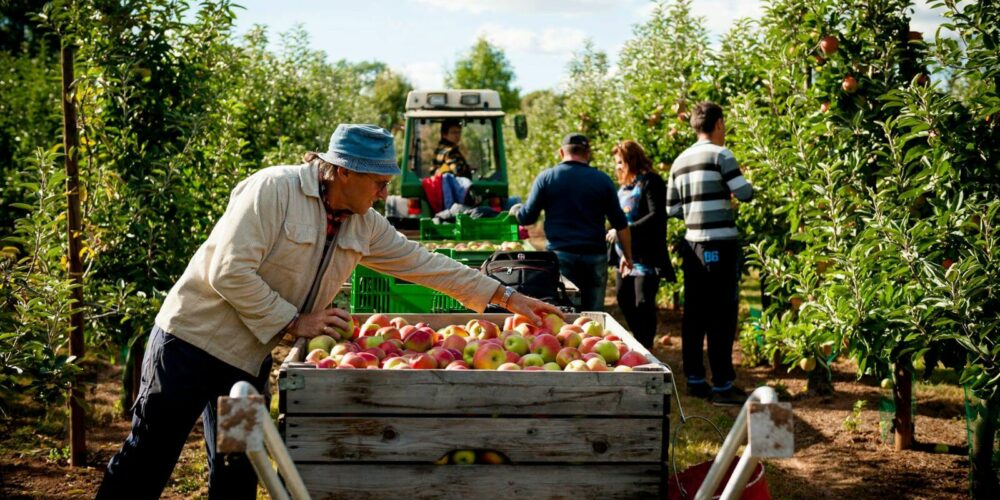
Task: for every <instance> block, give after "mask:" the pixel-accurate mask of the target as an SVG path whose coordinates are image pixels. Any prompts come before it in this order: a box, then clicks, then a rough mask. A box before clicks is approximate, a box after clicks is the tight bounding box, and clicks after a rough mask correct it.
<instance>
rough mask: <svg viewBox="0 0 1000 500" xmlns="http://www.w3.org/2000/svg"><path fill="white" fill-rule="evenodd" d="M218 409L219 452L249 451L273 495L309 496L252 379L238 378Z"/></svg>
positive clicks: (306, 499)
mask: <svg viewBox="0 0 1000 500" xmlns="http://www.w3.org/2000/svg"><path fill="white" fill-rule="evenodd" d="M218 409H219V417H218V420H219V424H218V425H219V429H218V440H217V441H218V442H217V446H218V449H219V453H246V454H247V457H248V458H249V459H250V462H251V463H252V464H253V468H254V470H255V471H256V472H257V477H258V478H259V479H260V482H261V484H262V485H263V486H264V488H265V489H266V490H267V492H268V494H269V495H270V496H271V498H276V499H278V500H286V499H289V498H292V499H295V500H309V498H310V496H309V492H308V491H307V490H306V485H305V483H304V482H303V481H302V476H300V475H299V471H298V469H296V468H295V464H294V463H293V462H292V458H291V456H289V454H288V449H287V448H285V443H284V442H283V441H282V440H281V435H280V434H278V428H277V427H276V426H275V425H274V422H272V421H271V415H270V414H268V412H267V406H265V404H264V396H261V395H260V394H259V393H258V392H257V390H256V389H254V387H253V386H252V385H250V383H248V382H243V381H241V382H237V383H236V384H234V385H233V388H232V389H231V390H230V391H229V397H226V396H220V397H219V406H218ZM269 452H270V456H269V455H268V453H269ZM271 458H274V462H275V464H276V465H277V466H278V470H277V471H275V470H274V469H273V468H272V467H271ZM278 473H280V474H281V478H280V479H279V477H278ZM282 479H284V483H282ZM286 487H287V490H286V489H285V488H286ZM289 494H290V495H291V496H289Z"/></svg>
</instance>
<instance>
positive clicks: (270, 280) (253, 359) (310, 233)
mask: <svg viewBox="0 0 1000 500" xmlns="http://www.w3.org/2000/svg"><path fill="white" fill-rule="evenodd" d="M325 238H326V213H325V211H324V208H323V203H322V202H321V201H320V198H319V180H318V174H317V171H316V167H314V166H312V165H309V164H303V165H298V166H279V167H271V168H266V169H263V170H261V171H259V172H257V173H255V174H254V175H252V176H250V177H249V178H247V179H246V180H244V181H243V182H240V183H239V184H238V185H237V186H236V188H235V189H234V190H233V192H232V196H231V198H230V200H229V206H228V207H227V208H226V212H225V213H224V214H223V215H222V217H221V218H220V219H219V221H218V223H217V224H216V225H215V228H214V229H212V233H211V234H210V235H209V237H208V240H206V241H205V243H204V244H202V245H201V247H200V248H198V251H197V252H195V254H194V257H193V258H192V259H191V262H189V263H188V266H187V269H186V270H185V271H184V274H183V275H181V277H180V279H179V280H178V281H177V283H176V284H174V287H173V288H171V289H170V293H169V294H167V297H166V299H165V300H164V302H163V307H162V308H161V309H160V312H159V314H157V316H156V324H157V325H159V327H160V328H162V329H163V330H165V331H167V332H169V333H171V334H173V335H174V336H176V337H178V338H180V339H183V340H184V341H186V342H188V343H190V344H192V345H194V346H196V347H198V348H200V349H202V350H204V351H206V352H208V353H209V354H211V355H213V356H215V357H217V358H219V359H220V360H222V361H224V362H226V363H228V364H230V365H232V366H235V367H237V368H239V369H241V370H243V371H245V372H247V373H250V374H257V373H258V372H259V371H260V367H261V364H262V363H263V361H264V359H265V358H266V357H267V355H268V354H269V353H270V352H271V349H273V348H274V347H275V346H276V345H277V344H278V342H279V341H280V340H281V339H280V337H279V336H278V335H277V333H278V332H279V331H280V330H281V329H282V328H283V327H284V326H285V325H287V324H288V322H290V321H291V320H292V318H293V317H294V316H295V313H296V312H299V311H300V310H301V309H302V308H303V307H305V301H306V296H307V295H308V293H309V288H310V287H311V286H312V283H313V280H314V278H315V277H316V275H317V272H319V271H320V270H319V267H320V265H321V264H322V262H323V260H324V259H323V257H324V255H323V246H324V245H323V244H324V242H325ZM330 252H332V255H331V256H330V259H329V264H328V265H327V267H326V269H325V270H322V278H321V280H322V281H321V282H320V284H319V288H318V290H317V293H316V300H315V301H314V303H313V304H312V307H310V308H309V310H308V311H301V312H314V311H319V310H322V309H324V308H326V307H329V305H330V303H331V302H332V301H333V298H334V296H335V295H337V292H338V291H339V290H340V288H341V285H342V284H343V283H344V282H345V281H346V280H347V279H348V277H349V276H350V275H351V272H352V271H353V270H354V267H355V266H356V265H357V264H364V265H365V266H368V267H370V268H372V269H374V270H376V271H381V272H384V273H386V274H391V275H395V276H398V277H400V278H404V279H406V280H407V281H412V282H414V283H417V284H420V285H424V286H427V287H429V288H433V289H435V290H437V291H440V292H443V293H446V294H448V295H451V296H453V297H454V298H456V299H458V300H459V301H460V302H461V303H462V304H463V305H465V306H466V307H468V308H469V309H472V310H475V311H479V312H482V311H483V310H484V309H485V308H486V305H487V302H488V301H489V299H490V298H491V297H492V295H493V293H494V292H495V291H496V289H497V287H498V286H499V285H498V283H497V282H496V281H494V280H493V279H491V278H488V277H486V276H485V275H483V274H480V273H479V272H478V271H476V270H475V269H472V268H469V267H467V266H465V265H462V264H459V263H458V262H456V261H454V260H452V259H450V258H448V257H446V256H444V255H441V254H436V253H430V252H428V251H426V250H424V249H423V248H422V247H421V246H420V245H418V244H417V243H414V242H412V241H409V240H408V239H406V237H404V236H403V235H402V234H400V233H399V232H397V231H396V230H395V229H394V228H393V227H392V226H391V225H390V224H389V222H388V221H387V220H386V219H385V218H384V217H383V216H382V215H380V214H379V213H378V212H376V211H375V210H368V213H366V214H363V215H352V216H350V217H348V218H347V219H346V220H344V222H343V223H342V224H341V227H340V231H339V232H338V234H337V237H336V240H335V241H334V243H333V244H332V245H331V246H330Z"/></svg>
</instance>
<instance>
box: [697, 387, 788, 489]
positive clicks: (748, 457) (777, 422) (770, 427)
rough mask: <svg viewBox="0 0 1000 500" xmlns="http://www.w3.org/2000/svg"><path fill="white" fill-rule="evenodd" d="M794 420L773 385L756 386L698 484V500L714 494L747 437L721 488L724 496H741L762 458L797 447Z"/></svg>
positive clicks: (781, 455)
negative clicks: (734, 467) (703, 479)
mask: <svg viewBox="0 0 1000 500" xmlns="http://www.w3.org/2000/svg"><path fill="white" fill-rule="evenodd" d="M792 420H793V419H792V406H791V405H790V404H789V403H779V402H778V395H777V394H776V393H775V392H774V389H772V388H770V387H767V386H763V387H758V388H757V389H755V390H754V391H753V393H751V394H750V397H749V398H747V401H746V403H744V404H743V407H742V408H741V409H740V413H739V415H737V416H736V422H735V423H733V427H732V429H731V430H730V431H729V435H728V436H726V440H725V442H723V443H722V447H721V448H720V449H719V453H718V454H717V455H716V456H715V461H714V462H713V463H712V468H711V469H710V470H709V471H708V474H707V475H706V476H705V481H704V482H703V483H702V484H701V487H700V488H698V493H697V494H695V497H694V498H695V500H707V499H709V498H712V496H713V493H714V492H715V490H716V488H718V486H719V483H720V482H721V481H722V478H723V476H724V475H725V473H726V470H727V469H729V464H730V463H731V462H732V460H733V457H735V455H736V450H737V449H738V448H739V447H740V445H742V444H743V443H744V441H748V446H747V447H746V449H745V450H744V452H743V456H742V457H740V461H739V462H738V463H737V464H736V469H735V470H733V474H732V476H730V478H729V482H728V483H727V484H726V487H725V489H724V490H722V496H721V498H722V500H728V499H737V498H740V495H741V494H742V493H743V488H744V487H745V486H746V484H747V480H748V479H750V475H751V474H752V473H753V471H754V469H755V468H756V467H757V463H758V462H759V461H760V459H762V458H787V457H791V456H792V453H794V451H795V441H794V435H793V433H792V423H793V422H792ZM748 435H749V436H748Z"/></svg>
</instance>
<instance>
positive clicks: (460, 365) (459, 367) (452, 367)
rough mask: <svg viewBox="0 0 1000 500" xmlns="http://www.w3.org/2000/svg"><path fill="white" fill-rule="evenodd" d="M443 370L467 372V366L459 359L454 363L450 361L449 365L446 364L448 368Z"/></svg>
mask: <svg viewBox="0 0 1000 500" xmlns="http://www.w3.org/2000/svg"><path fill="white" fill-rule="evenodd" d="M444 369H445V370H468V369H469V365H468V364H466V363H465V361H462V360H461V359H456V360H455V361H452V362H451V363H448V366H446V367H444Z"/></svg>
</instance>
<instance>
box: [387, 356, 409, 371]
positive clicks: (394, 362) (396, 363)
mask: <svg viewBox="0 0 1000 500" xmlns="http://www.w3.org/2000/svg"><path fill="white" fill-rule="evenodd" d="M404 366H405V367H407V368H409V366H410V365H409V364H408V363H407V361H406V360H405V359H403V358H401V357H398V356H397V357H394V358H387V359H386V360H385V361H384V362H383V363H382V369H383V370H399V369H400V368H403V367H404Z"/></svg>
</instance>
